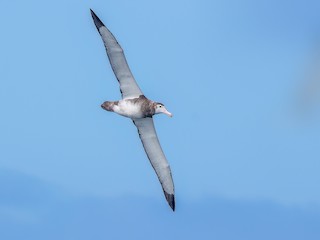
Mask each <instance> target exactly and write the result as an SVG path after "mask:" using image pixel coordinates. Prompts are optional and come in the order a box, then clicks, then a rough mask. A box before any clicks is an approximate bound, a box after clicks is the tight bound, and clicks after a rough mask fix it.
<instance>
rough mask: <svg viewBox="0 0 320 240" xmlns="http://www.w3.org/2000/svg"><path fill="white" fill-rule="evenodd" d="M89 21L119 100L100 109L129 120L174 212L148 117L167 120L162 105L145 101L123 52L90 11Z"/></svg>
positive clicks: (169, 185)
mask: <svg viewBox="0 0 320 240" xmlns="http://www.w3.org/2000/svg"><path fill="white" fill-rule="evenodd" d="M91 15H92V18H93V21H94V23H95V25H96V28H97V30H98V32H99V33H100V35H101V38H102V40H103V43H104V45H105V48H106V50H107V55H108V58H109V61H110V64H111V67H112V70H113V72H114V74H115V76H116V78H117V80H118V82H119V84H120V92H121V94H122V99H121V100H119V101H106V102H104V103H103V104H102V105H101V107H102V108H103V109H105V110H107V111H110V112H115V113H117V114H119V115H122V116H124V117H128V118H131V119H132V121H133V123H134V124H135V125H136V127H137V129H138V133H139V137H140V139H141V142H142V145H143V147H144V150H145V152H146V154H147V156H148V158H149V160H150V163H151V165H152V167H153V169H154V170H155V172H156V174H157V176H158V179H159V181H160V183H161V186H162V189H163V192H164V195H165V197H166V200H167V202H168V203H169V205H170V207H171V208H172V210H173V211H174V210H175V200H174V185H173V180H172V176H171V170H170V166H169V163H168V161H167V159H166V157H165V155H164V153H163V151H162V148H161V146H160V143H159V140H158V137H157V133H156V130H155V127H154V123H153V119H152V116H153V115H155V114H158V113H164V114H166V115H168V116H170V117H172V114H171V113H170V112H168V110H167V109H166V108H165V106H164V105H163V104H162V103H159V102H154V101H151V100H149V99H148V98H146V97H145V96H144V95H143V93H142V91H141V90H140V88H139V86H138V84H137V83H136V81H135V79H134V77H133V75H132V73H131V71H130V69H129V66H128V64H127V61H126V58H125V56H124V53H123V50H122V48H121V46H120V45H119V43H118V41H117V40H116V38H115V37H114V36H113V35H112V33H111V32H110V31H109V30H108V29H107V28H106V26H105V25H104V24H103V23H102V22H101V20H100V19H99V18H98V17H97V15H96V14H95V13H94V12H93V11H92V10H91Z"/></svg>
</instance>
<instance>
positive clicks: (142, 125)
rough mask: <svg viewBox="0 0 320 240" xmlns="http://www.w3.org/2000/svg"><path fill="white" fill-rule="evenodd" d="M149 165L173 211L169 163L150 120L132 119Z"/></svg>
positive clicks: (172, 190) (173, 203)
mask: <svg viewBox="0 0 320 240" xmlns="http://www.w3.org/2000/svg"><path fill="white" fill-rule="evenodd" d="M133 122H134V124H135V125H136V127H137V128H138V132H139V136H140V139H141V142H142V144H143V147H144V150H145V151H146V154H147V156H148V158H149V160H150V163H151V165H152V167H153V169H154V170H155V172H156V173H157V176H158V178H159V181H160V183H161V186H162V189H163V192H164V195H165V197H166V199H167V201H168V203H169V205H170V207H171V208H172V210H173V211H174V209H175V201H174V186H173V180H172V176H171V170H170V166H169V163H168V161H167V159H166V157H165V155H164V153H163V151H162V149H161V146H160V143H159V140H158V137H157V133H156V130H155V128H154V123H153V119H152V118H139V119H133Z"/></svg>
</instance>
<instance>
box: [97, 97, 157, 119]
mask: <svg viewBox="0 0 320 240" xmlns="http://www.w3.org/2000/svg"><path fill="white" fill-rule="evenodd" d="M155 104H156V103H155V102H153V101H151V100H149V99H147V98H146V97H145V96H144V95H140V96H139V97H138V98H127V99H122V100H119V101H114V102H110V101H106V102H104V103H103V104H102V105H101V107H102V108H103V109H105V110H107V111H111V112H115V113H117V114H119V115H121V116H124V117H128V118H132V119H137V118H146V117H152V116H153V115H154V114H155V108H154V105H155Z"/></svg>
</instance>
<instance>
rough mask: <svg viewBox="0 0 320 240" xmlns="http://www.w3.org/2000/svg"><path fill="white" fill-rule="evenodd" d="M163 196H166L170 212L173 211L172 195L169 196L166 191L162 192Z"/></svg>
mask: <svg viewBox="0 0 320 240" xmlns="http://www.w3.org/2000/svg"><path fill="white" fill-rule="evenodd" d="M163 192H164V195H165V196H166V199H167V202H168V203H169V205H170V207H171V208H172V210H173V211H174V210H175V202H174V194H169V193H167V192H166V191H163Z"/></svg>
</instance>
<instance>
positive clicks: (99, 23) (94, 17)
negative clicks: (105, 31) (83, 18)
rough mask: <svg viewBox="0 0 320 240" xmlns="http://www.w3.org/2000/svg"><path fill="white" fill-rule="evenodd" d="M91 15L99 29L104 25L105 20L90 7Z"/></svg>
mask: <svg viewBox="0 0 320 240" xmlns="http://www.w3.org/2000/svg"><path fill="white" fill-rule="evenodd" d="M90 12H91V16H92V18H93V21H94V24H95V25H96V27H97V29H98V30H99V28H100V27H102V26H104V24H103V22H101V20H100V18H98V16H97V15H96V14H95V13H94V11H93V10H92V9H91V8H90Z"/></svg>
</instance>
